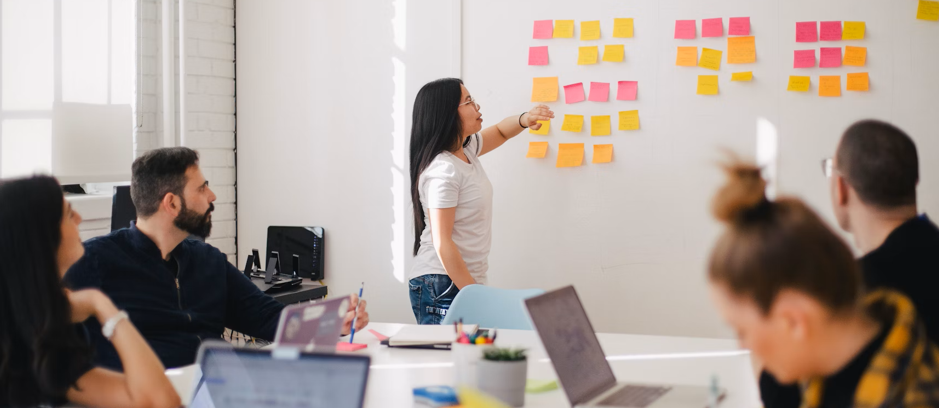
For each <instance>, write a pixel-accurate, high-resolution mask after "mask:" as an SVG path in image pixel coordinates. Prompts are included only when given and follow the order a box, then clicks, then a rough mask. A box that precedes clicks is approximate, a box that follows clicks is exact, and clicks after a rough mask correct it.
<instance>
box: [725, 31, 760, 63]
mask: <svg viewBox="0 0 939 408" xmlns="http://www.w3.org/2000/svg"><path fill="white" fill-rule="evenodd" d="M752 62H756V41H755V38H754V37H752V36H748V37H727V63H728V64H749V63H752Z"/></svg>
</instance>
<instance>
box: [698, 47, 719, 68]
mask: <svg viewBox="0 0 939 408" xmlns="http://www.w3.org/2000/svg"><path fill="white" fill-rule="evenodd" d="M723 56H724V51H721V50H712V49H710V48H702V49H701V61H698V66H699V67H701V68H707V69H712V70H715V71H720V70H721V58H722V57H723Z"/></svg>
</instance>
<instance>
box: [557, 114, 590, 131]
mask: <svg viewBox="0 0 939 408" xmlns="http://www.w3.org/2000/svg"><path fill="white" fill-rule="evenodd" d="M583 129H584V115H564V123H562V124H561V130H563V131H565V132H580V131H581V130H583Z"/></svg>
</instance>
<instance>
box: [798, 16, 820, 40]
mask: <svg viewBox="0 0 939 408" xmlns="http://www.w3.org/2000/svg"><path fill="white" fill-rule="evenodd" d="M816 41H818V24H817V23H816V22H815V21H804V22H801V23H796V42H816Z"/></svg>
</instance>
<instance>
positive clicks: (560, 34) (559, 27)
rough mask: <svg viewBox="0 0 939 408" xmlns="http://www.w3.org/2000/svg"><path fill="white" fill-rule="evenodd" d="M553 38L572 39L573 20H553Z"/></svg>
mask: <svg viewBox="0 0 939 408" xmlns="http://www.w3.org/2000/svg"><path fill="white" fill-rule="evenodd" d="M554 38H574V20H554Z"/></svg>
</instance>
